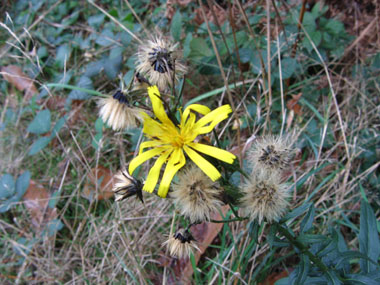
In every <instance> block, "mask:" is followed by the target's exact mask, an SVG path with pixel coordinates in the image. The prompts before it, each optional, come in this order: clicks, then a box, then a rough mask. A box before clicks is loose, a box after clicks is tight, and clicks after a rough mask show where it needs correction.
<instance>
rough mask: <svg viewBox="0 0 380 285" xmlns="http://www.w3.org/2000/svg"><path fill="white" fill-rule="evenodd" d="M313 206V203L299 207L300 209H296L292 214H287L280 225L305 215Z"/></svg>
mask: <svg viewBox="0 0 380 285" xmlns="http://www.w3.org/2000/svg"><path fill="white" fill-rule="evenodd" d="M311 206H312V203H306V204H303V205H301V206H299V207H298V208H296V209H294V210H293V211H291V212H290V213H287V214H286V215H285V217H283V218H282V219H281V221H280V223H283V222H286V221H289V220H291V219H294V218H297V217H298V216H300V215H301V214H303V213H304V212H305V211H306V210H307V209H309V207H311Z"/></svg>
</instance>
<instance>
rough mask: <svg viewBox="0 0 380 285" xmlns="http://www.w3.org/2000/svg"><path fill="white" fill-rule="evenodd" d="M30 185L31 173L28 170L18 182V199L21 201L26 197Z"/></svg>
mask: <svg viewBox="0 0 380 285" xmlns="http://www.w3.org/2000/svg"><path fill="white" fill-rule="evenodd" d="M29 183H30V171H29V170H27V171H25V172H24V173H23V174H21V175H20V176H19V177H18V178H17V180H16V197H17V198H18V199H19V200H20V199H21V198H22V196H24V194H25V192H26V190H27V189H28V187H29Z"/></svg>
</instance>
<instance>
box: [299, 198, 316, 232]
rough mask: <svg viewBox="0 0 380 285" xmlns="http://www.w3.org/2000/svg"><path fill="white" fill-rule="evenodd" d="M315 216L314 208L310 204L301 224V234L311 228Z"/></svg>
mask: <svg viewBox="0 0 380 285" xmlns="http://www.w3.org/2000/svg"><path fill="white" fill-rule="evenodd" d="M314 216H315V208H314V205H313V204H312V205H311V207H310V208H309V211H308V212H307V214H306V216H305V218H304V219H303V220H302V222H301V228H300V229H301V233H305V232H307V231H308V230H310V229H311V228H312V227H313V221H314Z"/></svg>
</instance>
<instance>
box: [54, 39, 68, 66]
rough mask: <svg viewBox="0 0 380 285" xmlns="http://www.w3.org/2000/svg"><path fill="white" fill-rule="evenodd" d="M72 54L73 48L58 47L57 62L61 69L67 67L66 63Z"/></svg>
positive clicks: (66, 46)
mask: <svg viewBox="0 0 380 285" xmlns="http://www.w3.org/2000/svg"><path fill="white" fill-rule="evenodd" d="M70 54H71V48H70V47H69V46H68V45H67V44H64V45H61V46H60V47H58V49H57V53H56V56H55V61H56V62H57V63H58V66H59V67H61V68H63V67H64V66H65V62H67V61H68V60H69V59H70Z"/></svg>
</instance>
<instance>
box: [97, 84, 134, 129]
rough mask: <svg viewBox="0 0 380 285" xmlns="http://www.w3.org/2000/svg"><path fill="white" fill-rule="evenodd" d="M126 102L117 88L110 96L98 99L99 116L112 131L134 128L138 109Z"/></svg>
mask: <svg viewBox="0 0 380 285" xmlns="http://www.w3.org/2000/svg"><path fill="white" fill-rule="evenodd" d="M128 104H129V102H128V99H127V97H126V96H125V95H124V94H123V93H122V92H121V91H120V90H119V91H117V92H116V93H115V94H114V95H113V96H112V97H108V98H105V99H100V100H99V107H100V110H99V116H100V117H101V118H102V120H103V122H105V123H106V124H107V125H108V126H110V127H111V128H112V129H113V130H114V131H118V130H122V129H125V128H127V129H129V128H135V127H136V120H137V119H139V110H138V109H136V108H131V107H128Z"/></svg>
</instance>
